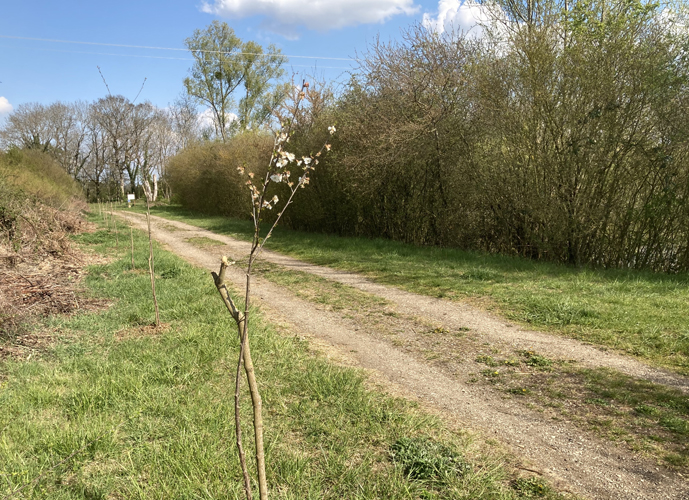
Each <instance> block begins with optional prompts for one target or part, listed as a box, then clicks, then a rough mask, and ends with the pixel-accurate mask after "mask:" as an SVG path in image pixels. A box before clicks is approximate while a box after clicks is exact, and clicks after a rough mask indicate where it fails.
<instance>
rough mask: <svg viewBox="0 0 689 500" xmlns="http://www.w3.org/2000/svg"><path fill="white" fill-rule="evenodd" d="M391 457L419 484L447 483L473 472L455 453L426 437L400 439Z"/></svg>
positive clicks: (395, 444)
mask: <svg viewBox="0 0 689 500" xmlns="http://www.w3.org/2000/svg"><path fill="white" fill-rule="evenodd" d="M391 456H392V460H393V462H395V463H396V464H398V465H400V466H401V467H402V468H403V470H404V474H405V475H406V476H407V477H408V478H410V479H413V480H417V481H433V482H439V483H445V482H446V481H447V479H449V478H450V477H452V476H461V475H463V474H465V473H466V472H468V471H469V470H470V469H471V465H469V464H468V463H466V462H465V461H464V458H463V457H462V456H461V455H460V454H459V453H457V452H456V451H455V450H453V449H452V448H449V447H447V446H445V445H442V444H440V443H436V442H434V441H432V440H431V439H429V438H426V437H418V438H401V439H398V440H397V441H395V443H394V444H393V445H392V449H391Z"/></svg>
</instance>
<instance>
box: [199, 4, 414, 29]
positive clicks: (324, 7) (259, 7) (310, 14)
mask: <svg viewBox="0 0 689 500" xmlns="http://www.w3.org/2000/svg"><path fill="white" fill-rule="evenodd" d="M418 9H419V8H418V7H417V6H415V5H414V0H213V1H212V2H204V3H203V5H202V7H201V10H203V11H204V12H208V13H210V14H216V15H219V16H222V17H226V18H229V19H242V18H245V17H251V16H261V17H263V22H262V24H261V27H262V28H264V29H267V30H270V31H273V32H276V33H279V34H281V35H284V36H286V37H288V38H298V37H299V30H300V28H302V27H304V28H307V29H312V30H317V31H321V32H323V31H328V30H331V29H336V28H344V27H346V26H356V25H358V24H371V23H382V22H384V21H386V20H387V19H389V18H391V17H392V16H396V15H398V14H406V15H411V14H415V13H416V12H418Z"/></svg>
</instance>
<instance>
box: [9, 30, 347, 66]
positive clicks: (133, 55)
mask: <svg viewBox="0 0 689 500" xmlns="http://www.w3.org/2000/svg"><path fill="white" fill-rule="evenodd" d="M1 37H2V35H0V38H1ZM0 48H5V49H19V50H38V51H44V52H60V53H64V54H85V55H93V56H114V57H136V58H140V59H165V60H173V61H193V60H194V59H193V58H191V57H166V56H147V55H140V54H116V53H113V52H87V51H83V50H60V49H46V48H37V47H12V46H11V45H0ZM290 66H292V67H294V68H313V66H309V65H307V64H290ZM316 68H317V69H351V68H350V67H347V66H317V67H316Z"/></svg>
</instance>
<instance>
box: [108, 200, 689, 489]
mask: <svg viewBox="0 0 689 500" xmlns="http://www.w3.org/2000/svg"><path fill="white" fill-rule="evenodd" d="M118 215H120V216H121V217H123V218H125V219H127V220H129V221H131V222H132V223H133V224H134V225H135V226H137V227H140V228H143V227H144V225H145V218H144V217H143V216H141V215H138V214H132V213H125V212H118ZM152 221H153V224H152V226H153V235H154V237H155V238H156V239H157V240H158V241H160V242H161V243H164V244H166V245H167V246H168V247H169V248H170V249H171V250H172V251H173V252H175V253H177V254H178V255H180V256H181V257H183V258H185V259H186V260H188V261H189V262H192V263H194V264H196V265H199V266H202V267H205V268H207V269H209V270H216V271H217V268H218V267H219V258H220V255H219V250H218V248H211V249H207V250H204V249H199V248H198V247H196V246H194V245H192V244H190V243H188V242H187V241H186V240H187V239H189V238H200V237H204V238H211V239H214V240H217V241H219V242H221V243H223V244H224V245H225V247H224V248H222V251H223V252H224V253H226V254H227V255H228V256H229V257H231V258H233V259H239V258H242V257H245V256H246V254H247V253H248V249H249V244H248V243H246V242H242V241H237V240H235V239H233V238H230V237H227V236H222V235H218V234H215V233H212V232H210V231H207V230H203V229H199V228H196V227H194V226H190V225H188V224H184V223H181V222H176V221H170V220H166V219H162V218H159V217H152ZM263 258H264V259H265V260H267V261H270V262H273V263H275V264H279V265H281V266H285V267H286V268H288V269H294V270H299V271H303V272H309V273H313V274H316V275H318V276H321V277H323V278H326V279H328V280H333V281H338V282H340V283H344V284H346V285H349V286H352V287H355V288H357V289H359V290H361V291H364V292H366V293H369V294H373V295H377V296H380V297H382V298H384V299H386V300H387V301H389V302H391V303H392V304H393V305H394V306H395V307H397V308H398V309H399V311H400V312H404V313H412V314H414V315H416V316H420V317H423V318H427V319H428V320H430V321H432V322H433V323H438V324H442V325H444V326H446V327H447V328H452V329H459V328H470V329H472V330H474V331H476V332H478V334H479V335H480V336H481V337H482V339H483V340H484V341H485V342H491V343H500V344H505V343H508V344H509V345H511V346H513V347H516V348H519V349H534V350H536V351H538V352H539V353H543V354H547V355H549V356H553V357H557V358H566V359H572V360H576V361H577V362H578V363H580V364H581V365H582V366H589V367H610V368H613V369H615V370H618V371H620V372H622V373H625V374H627V375H631V376H634V377H639V378H644V379H647V380H650V381H653V382H656V383H661V384H664V385H668V386H672V387H675V388H678V389H680V390H683V391H685V392H689V379H687V378H686V377H681V376H679V375H676V374H673V373H670V372H666V371H663V370H658V369H655V368H651V367H648V366H647V365H644V364H643V363H640V362H638V361H636V360H634V359H632V358H627V357H624V356H620V355H617V354H613V353H610V352H605V351H602V350H600V349H597V348H595V347H593V346H590V345H586V344H582V343H581V342H578V341H575V340H571V339H566V338H562V337H557V336H553V335H547V334H544V333H540V332H535V331H530V330H525V329H522V328H520V327H518V326H514V325H511V324H509V323H507V322H505V320H501V319H499V318H497V317H495V316H493V315H491V314H488V313H486V312H484V311H480V310H477V309H475V308H473V307H471V306H468V305H465V304H461V303H457V302H450V301H447V300H442V299H434V298H430V297H426V296H421V295H416V294H412V293H409V292H405V291H401V290H399V289H396V288H392V287H387V286H383V285H379V284H376V283H372V282H370V281H368V280H366V279H364V278H362V277H361V276H358V275H355V274H351V273H345V272H341V271H337V270H333V269H330V268H325V267H321V266H315V265H311V264H308V263H304V262H301V261H298V260H295V259H292V258H289V257H285V256H282V255H279V254H276V253H273V252H265V253H264V255H263ZM231 269H232V270H233V272H232V273H231V275H230V276H228V278H230V279H231V280H232V281H233V282H234V283H235V284H236V285H237V286H238V287H242V286H243V283H244V279H245V278H244V274H243V272H242V271H241V270H240V269H236V268H231ZM209 279H210V278H209ZM254 283H255V284H253V285H252V287H253V290H254V297H255V299H259V301H260V306H261V308H262V309H263V310H264V311H265V313H266V315H267V316H268V317H269V318H270V319H271V320H273V321H280V322H283V323H286V324H288V325H290V326H291V328H292V329H293V331H299V332H301V333H302V334H304V335H306V336H308V337H312V338H314V339H319V340H320V341H322V342H325V343H327V344H329V345H330V346H332V348H334V349H335V350H336V351H338V352H340V353H342V355H343V356H344V357H346V358H348V359H350V360H352V361H353V363H354V364H356V365H357V366H360V367H363V368H365V369H368V370H370V371H371V372H372V373H374V374H375V377H376V380H377V381H378V382H380V383H382V384H383V385H387V386H388V387H391V388H392V390H393V391H395V392H398V393H400V392H401V393H404V394H408V395H410V396H412V397H414V398H416V399H418V400H419V401H420V402H422V403H423V404H425V405H428V406H430V407H432V408H435V409H437V410H439V411H440V412H441V413H442V414H443V415H444V416H445V417H446V418H447V419H448V420H451V421H454V422H459V423H460V424H461V425H462V426H464V427H469V428H472V429H476V430H479V431H480V432H482V433H483V435H484V436H491V435H492V436H493V437H495V438H496V439H498V440H499V441H500V442H502V443H504V444H506V445H507V446H508V447H509V448H510V449H511V450H512V451H513V452H514V453H515V454H516V455H518V456H520V457H521V458H522V459H523V460H524V463H525V464H526V465H525V467H528V468H531V469H536V470H539V471H540V472H542V473H543V474H544V475H545V476H547V477H549V478H550V479H551V481H553V482H554V484H555V485H556V487H558V488H560V489H564V490H568V491H571V492H574V493H577V494H580V495H582V496H584V497H587V498H592V499H682V500H689V479H688V478H686V477H683V476H682V475H681V474H680V473H678V472H676V471H672V470H669V469H666V468H664V467H663V466H662V465H659V464H657V463H655V462H654V461H651V460H646V459H643V458H640V457H638V456H636V455H633V454H631V453H630V452H629V451H628V450H627V449H625V448H622V447H618V446H616V445H615V444H614V443H611V442H609V441H603V440H600V439H597V438H596V437H595V436H592V435H589V434H588V433H586V432H582V431H581V429H579V428H577V427H575V426H574V425H573V424H572V423H571V422H568V421H565V420H553V419H552V418H551V417H550V416H548V414H546V413H544V412H539V411H533V410H530V409H527V408H526V407H525V406H524V405H522V404H520V403H518V402H516V401H515V400H513V399H509V398H505V397H504V395H502V394H499V393H497V392H496V391H491V390H489V389H487V388H486V387H485V386H477V385H473V384H465V383H462V382H461V381H459V380H457V376H456V374H450V373H447V371H445V370H443V369H442V367H439V366H434V365H432V364H431V363H428V362H424V361H423V360H421V359H418V357H414V356H412V355H410V354H409V353H407V352H405V351H404V350H403V349H401V348H398V347H395V346H394V345H391V344H390V343H389V342H386V341H385V340H382V339H380V338H377V336H376V335H375V332H373V331H369V330H371V329H372V327H371V326H370V325H367V324H366V323H365V322H364V323H362V322H357V321H356V320H354V319H351V318H346V317H343V315H341V314H338V313H337V312H333V311H329V310H325V308H318V307H315V306H314V305H313V304H312V303H310V302H307V301H305V300H302V299H300V298H298V297H296V296H295V295H293V294H292V293H291V292H290V291H289V290H286V289H285V288H283V287H279V286H276V285H274V284H271V283H269V282H268V281H266V280H263V279H256V280H255V281H254ZM471 369H472V368H471V367H467V368H466V370H471Z"/></svg>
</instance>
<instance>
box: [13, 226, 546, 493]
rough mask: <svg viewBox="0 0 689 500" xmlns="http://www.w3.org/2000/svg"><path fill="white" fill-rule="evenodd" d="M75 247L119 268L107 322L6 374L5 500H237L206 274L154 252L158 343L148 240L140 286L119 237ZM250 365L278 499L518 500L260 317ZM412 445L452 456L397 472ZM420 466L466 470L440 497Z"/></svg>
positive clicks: (420, 418)
mask: <svg viewBox="0 0 689 500" xmlns="http://www.w3.org/2000/svg"><path fill="white" fill-rule="evenodd" d="M77 240H78V241H79V242H80V243H81V244H82V245H84V246H85V247H88V248H92V249H95V250H97V251H99V252H101V253H106V254H108V255H113V254H116V255H117V258H115V260H113V261H112V262H111V263H108V264H100V265H95V266H92V267H91V268H90V270H89V274H88V277H87V287H88V290H89V293H90V294H92V295H94V296H97V297H100V298H104V299H107V300H108V301H109V302H111V303H112V306H111V307H109V308H108V309H105V310H102V311H98V312H90V313H83V314H78V315H75V316H72V317H55V318H52V319H50V320H49V321H47V323H46V324H45V325H43V328H45V329H47V330H48V331H51V332H53V335H54V337H55V341H54V343H53V347H51V348H49V349H46V350H44V351H41V352H39V353H37V354H36V355H34V356H33V357H32V358H31V359H30V360H28V361H27V360H23V361H18V360H5V361H2V362H0V464H1V465H0V495H2V496H3V497H4V496H5V495H8V494H10V493H11V492H12V491H14V490H16V489H17V488H19V487H21V486H22V485H25V484H28V485H29V486H28V487H27V488H26V489H24V490H23V491H22V495H23V498H35V499H44V498H49V499H101V498H102V499H105V498H113V499H118V498H122V499H124V498H126V499H130V498H140V499H169V498H190V499H191V498H199V499H201V498H208V499H217V498H241V496H242V494H241V481H240V478H241V474H240V471H239V467H238V465H237V460H236V452H235V447H234V430H233V418H232V394H233V384H232V382H231V372H232V371H233V370H234V368H233V367H234V363H235V357H236V351H237V344H238V342H237V339H236V338H235V334H234V329H233V328H232V323H231V319H230V318H229V315H228V314H227V312H226V311H225V310H224V307H223V305H222V303H221V302H220V300H219V298H218V297H217V292H216V291H215V288H214V286H213V284H212V281H211V279H210V277H209V275H208V272H206V271H205V270H201V269H198V268H194V267H192V266H190V265H188V264H186V263H185V262H183V261H181V260H180V259H178V258H176V257H175V256H174V255H172V254H170V253H168V252H165V251H163V250H161V249H160V247H157V246H156V249H155V255H156V272H157V274H158V281H157V285H156V288H157V291H158V299H159V303H160V310H161V318H162V321H163V322H164V326H163V328H160V329H158V330H156V329H154V328H151V326H150V323H151V322H152V320H153V307H152V303H151V298H150V288H149V287H150V283H149V279H148V276H147V274H146V273H145V271H141V270H142V269H145V268H146V258H147V255H148V251H147V241H146V239H145V238H144V236H143V234H142V233H139V232H135V246H136V251H135V259H136V268H137V270H136V271H132V270H131V269H130V263H129V256H128V254H127V253H126V250H125V249H123V248H122V246H121V247H120V248H121V249H122V250H121V251H120V252H115V251H114V237H113V234H112V233H111V232H108V231H105V230H100V231H97V232H95V233H92V234H85V235H82V236H79V237H78V238H77ZM252 351H253V354H254V357H255V363H256V368H257V372H258V373H257V376H258V380H259V383H260V385H261V388H262V393H263V398H264V413H265V423H266V429H265V438H266V444H267V463H268V478H269V483H270V485H271V487H272V497H273V498H280V499H300V500H302V499H342V498H347V499H372V498H380V499H385V498H390V499H393V498H395V499H397V498H400V499H403V498H408V499H417V498H427V499H430V498H437V499H460V498H467V499H469V498H482V499H513V498H520V497H522V496H523V488H522V486H519V485H520V484H521V483H518V482H516V474H515V471H514V470H511V469H510V468H509V467H508V466H504V465H503V464H502V460H503V459H504V458H503V456H502V455H500V454H499V453H498V452H496V451H494V450H491V449H490V447H489V446H487V445H484V444H482V443H480V442H478V441H476V440H475V437H472V436H471V435H468V434H466V433H464V432H459V431H453V430H451V429H448V428H447V427H445V426H444V425H443V424H442V423H441V422H440V421H439V420H438V419H437V418H436V417H433V416H430V415H428V414H426V413H424V412H423V411H421V410H419V409H418V408H417V407H416V406H415V405H414V404H412V403H410V402H407V401H405V400H403V399H399V398H392V397H389V396H386V395H384V394H381V393H380V392H377V391H376V390H373V389H371V388H370V387H369V385H368V383H367V380H366V378H365V377H364V375H363V374H362V373H360V372H358V371H356V370H352V369H348V368H342V367H337V366H334V365H332V364H329V363H328V362H327V361H326V360H325V359H323V358H321V357H319V356H317V355H315V354H314V353H313V352H312V351H310V349H309V347H308V344H307V343H306V342H304V341H302V340H300V339H299V338H298V337H297V336H296V335H294V334H292V333H290V332H285V331H280V330H279V329H278V327H276V326H274V325H271V324H270V323H268V322H267V321H266V320H265V318H263V317H262V315H261V313H260V311H254V316H253V321H252ZM247 401H248V399H247V397H246V395H245V397H244V403H245V404H244V406H243V412H244V417H245V421H246V422H248V416H249V414H250V407H249V406H248V402H247ZM245 431H246V433H245V435H248V434H250V432H249V428H248V427H245ZM403 438H409V439H415V440H417V441H415V442H418V443H442V446H440V445H437V446H435V445H429V446H426V447H421V448H419V447H418V446H417V448H419V449H417V450H416V451H414V449H413V447H412V449H409V450H407V451H408V453H407V457H406V459H405V460H406V462H404V463H400V462H399V461H397V460H395V458H394V457H395V456H398V455H395V453H396V451H395V443H399V442H400V440H401V439H403ZM407 448H410V447H407ZM447 450H450V452H448V451H447ZM75 452H76V453H75ZM414 453H416V455H418V456H417V457H416V458H417V459H420V460H426V461H429V460H430V461H432V460H436V459H437V457H435V455H434V453H435V454H436V455H437V454H438V453H440V459H437V460H440V462H438V463H441V464H442V463H446V462H447V461H448V459H447V457H448V456H450V457H451V463H452V464H462V467H459V468H457V467H455V469H452V468H450V469H449V470H444V472H443V474H442V481H437V480H432V481H429V480H425V479H422V478H421V479H420V478H417V477H413V476H411V475H409V474H407V473H406V472H405V470H406V469H405V468H406V465H404V464H406V463H408V462H410V461H411V462H412V463H413V462H414V460H415V455H414ZM448 453H449V455H448ZM72 454H74V455H73V456H71V455H72ZM434 457H435V458H434ZM443 457H445V458H443ZM65 459H67V460H66V461H64V463H60V462H62V461H63V460H65ZM443 460H444V462H443ZM433 463H436V462H433ZM55 464H59V465H57V467H54V465H55ZM453 470H454V472H453ZM41 474H42V475H41ZM36 478H38V480H35V479H36ZM520 492H521V493H520ZM22 495H20V497H21V496H22ZM546 496H547V498H557V497H558V495H557V494H556V493H553V492H552V491H550V490H548V493H547V495H546Z"/></svg>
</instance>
